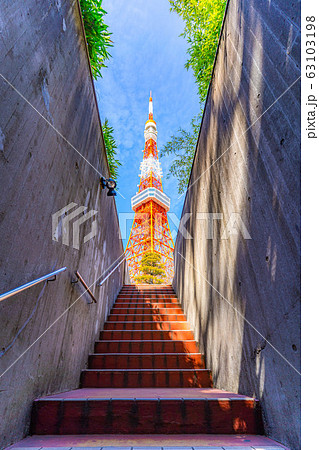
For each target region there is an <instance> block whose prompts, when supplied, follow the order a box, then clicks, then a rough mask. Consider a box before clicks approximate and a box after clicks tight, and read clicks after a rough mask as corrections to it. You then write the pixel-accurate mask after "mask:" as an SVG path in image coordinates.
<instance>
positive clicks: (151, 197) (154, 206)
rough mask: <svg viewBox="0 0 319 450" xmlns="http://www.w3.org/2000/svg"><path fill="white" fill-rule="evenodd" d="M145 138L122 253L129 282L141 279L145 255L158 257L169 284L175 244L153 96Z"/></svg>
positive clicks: (165, 279) (172, 272)
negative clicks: (163, 184) (136, 186)
mask: <svg viewBox="0 0 319 450" xmlns="http://www.w3.org/2000/svg"><path fill="white" fill-rule="evenodd" d="M144 138H145V146H144V150H143V161H142V162H141V166H140V170H141V173H140V175H139V176H140V184H139V188H138V192H137V194H136V195H134V197H132V199H131V202H132V209H133V211H134V212H135V216H134V221H133V225H132V229H131V233H130V237H129V240H128V243H127V246H126V250H125V254H126V260H127V263H128V267H129V271H130V277H131V280H132V282H134V281H135V277H136V276H138V275H140V262H141V259H142V257H143V255H144V254H145V253H146V252H154V253H157V254H159V255H160V256H161V263H162V264H164V269H165V278H164V279H163V281H162V282H163V283H165V284H170V283H171V282H172V278H173V274H174V260H173V251H174V242H173V239H172V236H171V232H170V228H169V224H168V220H167V212H168V211H169V207H170V198H169V197H168V196H167V195H166V194H164V192H163V186H162V176H163V172H162V169H161V164H160V162H159V160H158V152H157V146H156V141H157V128H156V122H155V121H154V119H153V100H152V93H151V94H150V99H149V114H148V120H147V121H146V123H145V130H144Z"/></svg>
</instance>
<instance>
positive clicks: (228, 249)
mask: <svg viewBox="0 0 319 450" xmlns="http://www.w3.org/2000/svg"><path fill="white" fill-rule="evenodd" d="M299 52H300V2H298V1H284V0H282V1H280V0H272V1H271V2H269V1H266V0H249V1H248V0H242V1H240V0H230V2H229V5H228V11H227V14H226V18H225V23H224V28H223V31H222V35H221V40H220V46H219V51H218V55H217V59H216V61H215V67H214V71H213V77H212V83H211V86H210V89H209V93H208V97H207V102H206V108H205V112H204V116H203V122H202V127H201V131H200V137H199V141H198V147H197V152H196V155H195V159H194V165H193V169H192V173H191V178H190V183H189V189H188V191H187V194H186V199H185V204H184V209H183V213H182V216H183V215H185V214H187V213H191V214H192V215H191V217H190V219H189V220H188V222H187V223H186V226H185V229H186V230H187V231H188V232H189V233H190V235H191V236H193V239H187V236H183V234H182V233H181V232H179V234H178V236H177V240H176V247H175V270H176V274H175V278H174V288H175V290H176V291H177V294H178V295H179V296H180V298H181V300H182V303H183V305H184V308H185V310H186V313H187V317H188V319H189V321H190V322H191V323H192V325H193V326H194V330H195V334H196V338H197V339H198V340H199V342H200V347H201V350H202V351H204V352H205V355H206V360H207V364H208V367H209V368H211V369H212V371H213V378H214V381H215V386H216V387H218V388H223V389H229V390H231V391H234V392H240V393H242V394H246V395H256V396H257V397H259V398H260V399H261V404H262V407H263V413H264V421H265V429H266V433H267V434H268V435H269V436H271V437H272V438H274V439H277V440H279V441H281V442H283V443H285V444H287V445H288V446H290V447H291V448H292V449H298V448H300V409H299V402H300V375H299V374H298V373H297V371H300V174H299V170H300V81H297V82H296V80H298V77H299V76H300V55H299ZM293 83H295V84H293ZM286 90H287V92H285V91H286ZM268 108H269V109H268ZM246 130H248V131H246ZM197 213H221V214H223V216H222V219H219V220H213V221H212V223H213V226H212V231H213V233H214V236H213V239H212V238H211V237H212V235H211V230H210V229H209V221H208V220H205V218H204V216H199V217H196V215H197ZM232 213H237V214H239V215H240V218H241V219H242V221H243V223H244V224H245V226H246V228H247V231H248V233H249V234H250V236H251V239H247V240H246V239H245V238H244V237H243V233H242V232H241V231H242V230H243V227H241V228H239V227H238V225H240V221H239V222H237V225H236V224H235V223H234V222H229V219H230V218H231V214H232ZM185 217H186V216H185ZM234 218H235V219H236V218H237V219H238V216H233V219H234ZM227 223H228V225H229V227H228V228H226V232H225V234H224V235H223V233H224V231H225V227H226V224H227ZM231 225H232V226H233V227H231ZM183 230H184V229H183ZM234 231H238V234H237V235H235V234H234ZM184 234H185V233H184ZM208 235H209V236H208ZM246 236H247V235H246ZM207 237H210V239H207ZM222 238H225V239H222ZM295 369H296V370H295Z"/></svg>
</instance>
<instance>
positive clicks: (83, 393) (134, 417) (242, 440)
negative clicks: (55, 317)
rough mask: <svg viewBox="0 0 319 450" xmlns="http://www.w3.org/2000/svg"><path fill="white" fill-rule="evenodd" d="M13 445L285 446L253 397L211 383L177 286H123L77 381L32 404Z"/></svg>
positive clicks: (244, 449)
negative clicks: (25, 427)
mask: <svg viewBox="0 0 319 450" xmlns="http://www.w3.org/2000/svg"><path fill="white" fill-rule="evenodd" d="M30 433H31V436H29V437H27V438H25V439H23V440H22V441H20V442H18V443H16V444H15V445H13V446H11V447H9V448H12V449H22V448H25V449H29V450H30V448H33V449H34V450H35V449H45V448H51V449H52V448H59V449H60V450H66V449H71V448H79V447H81V448H82V449H83V450H84V448H85V449H93V448H94V449H97V448H99V449H101V448H105V449H109V450H110V449H117V450H120V449H125V450H128V449H134V450H135V449H140V450H142V449H154V450H155V449H167V450H168V449H171V450H172V449H177V448H178V449H180V450H182V449H188V450H191V449H196V450H200V449H204V448H205V449H207V450H208V449H216V450H217V449H219V450H222V449H227V450H231V449H242V450H248V449H249V450H257V449H258V450H262V449H265V450H266V449H267V450H275V449H277V450H279V449H287V447H284V446H283V445H281V444H279V443H277V442H275V441H273V440H271V439H268V438H267V437H265V436H263V435H262V434H263V426H262V419H261V412H260V407H259V402H258V400H257V399H255V398H250V397H246V396H244V395H238V394H234V393H231V392H226V391H221V390H218V389H214V388H213V382H212V378H211V373H210V371H209V370H207V369H206V367H205V363H204V359H203V357H202V355H201V354H200V353H199V350H198V347H197V343H196V341H195V340H194V334H193V331H192V330H191V329H190V327H189V325H188V323H187V321H186V317H185V315H184V313H183V310H182V308H181V305H180V303H179V301H178V299H177V297H176V295H175V292H174V291H173V289H172V287H171V286H147V285H137V286H133V285H126V286H124V287H123V288H122V290H121V292H120V293H119V296H118V298H117V300H116V302H115V304H114V306H113V308H112V310H111V313H110V315H109V317H108V321H107V322H106V323H105V325H104V329H103V330H102V331H101V333H100V340H98V341H97V342H96V343H95V351H94V353H93V354H92V355H90V356H89V361H88V368H87V369H85V370H83V372H82V376H81V384H80V388H79V389H76V390H73V391H69V392H64V393H61V394H55V395H50V396H47V397H43V398H39V399H37V400H35V401H34V404H33V410H32V420H31V430H30Z"/></svg>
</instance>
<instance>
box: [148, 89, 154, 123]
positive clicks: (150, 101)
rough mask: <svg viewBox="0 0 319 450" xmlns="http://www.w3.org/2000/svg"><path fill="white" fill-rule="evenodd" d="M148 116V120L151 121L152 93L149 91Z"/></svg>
mask: <svg viewBox="0 0 319 450" xmlns="http://www.w3.org/2000/svg"><path fill="white" fill-rule="evenodd" d="M148 116H149V119H153V99H152V91H150V99H149V104H148Z"/></svg>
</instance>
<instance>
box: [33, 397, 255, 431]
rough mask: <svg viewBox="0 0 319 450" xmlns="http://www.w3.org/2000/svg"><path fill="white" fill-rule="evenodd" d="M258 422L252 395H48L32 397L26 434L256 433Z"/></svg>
mask: <svg viewBox="0 0 319 450" xmlns="http://www.w3.org/2000/svg"><path fill="white" fill-rule="evenodd" d="M61 418H63V420H61ZM260 424H261V422H260V410H259V405H258V401H256V400H254V399H249V400H246V399H245V400H242V399H236V400H229V399H225V400H223V399H196V398H185V399H172V398H167V399H165V398H161V399H152V398H151V399H145V398H144V399H143V398H138V399H129V398H112V399H110V398H109V399H104V398H101V399H83V400H82V399H63V400H62V399H52V398H51V399H40V400H37V401H35V402H34V406H33V411H32V422H31V433H32V434H101V433H103V434H104V433H110V434H116V433H120V434H122V433H123V434H125V433H137V434H139V433H142V434H148V433H151V434H153V433H155V434H158V433H165V434H170V433H171V434H181V433H186V434H193V433H211V434H217V433H218V434H237V433H239V434H242V433H249V434H258V433H259V432H260V431H262V429H261V425H260Z"/></svg>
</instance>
